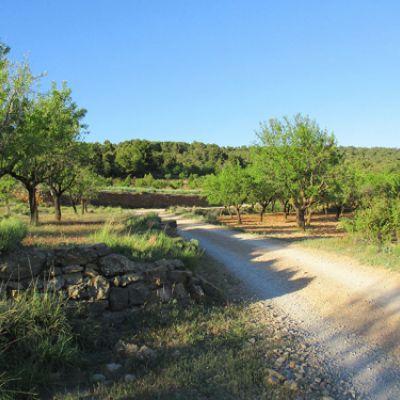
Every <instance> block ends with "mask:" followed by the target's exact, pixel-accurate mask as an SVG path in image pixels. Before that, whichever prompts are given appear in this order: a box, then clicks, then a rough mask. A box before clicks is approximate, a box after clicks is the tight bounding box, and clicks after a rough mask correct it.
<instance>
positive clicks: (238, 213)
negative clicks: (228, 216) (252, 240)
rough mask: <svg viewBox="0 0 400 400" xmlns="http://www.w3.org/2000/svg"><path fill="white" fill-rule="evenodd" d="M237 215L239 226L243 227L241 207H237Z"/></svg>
mask: <svg viewBox="0 0 400 400" xmlns="http://www.w3.org/2000/svg"><path fill="white" fill-rule="evenodd" d="M235 210H236V215H237V222H238V224H239V225H242V216H241V214H240V207H237V206H236V207H235Z"/></svg>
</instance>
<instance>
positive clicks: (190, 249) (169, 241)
mask: <svg viewBox="0 0 400 400" xmlns="http://www.w3.org/2000/svg"><path fill="white" fill-rule="evenodd" d="M134 232H136V233H134ZM93 240H94V241H96V242H101V243H105V244H106V245H107V246H109V247H111V248H112V249H113V250H114V251H116V252H119V253H122V254H125V255H126V256H127V257H130V258H132V259H133V260H138V261H155V260H159V259H162V258H167V259H174V258H177V259H180V260H182V261H185V262H186V263H188V264H192V263H193V262H194V261H195V260H196V259H197V258H198V257H199V256H200V254H201V252H200V248H199V244H198V242H197V240H190V241H186V240H184V239H183V238H180V237H170V236H168V235H166V234H165V233H164V232H162V231H159V230H154V229H149V228H148V229H147V230H142V227H140V229H139V230H137V231H134V230H133V229H132V230H131V231H129V230H128V232H127V233H124V232H118V231H117V230H116V229H115V228H114V226H113V225H112V224H108V225H105V226H104V228H103V229H102V230H100V231H99V232H96V233H95V234H94V235H93Z"/></svg>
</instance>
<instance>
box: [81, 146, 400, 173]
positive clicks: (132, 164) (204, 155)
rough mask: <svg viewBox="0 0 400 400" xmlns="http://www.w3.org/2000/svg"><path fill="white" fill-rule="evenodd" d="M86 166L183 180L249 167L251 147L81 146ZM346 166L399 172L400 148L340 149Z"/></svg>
mask: <svg viewBox="0 0 400 400" xmlns="http://www.w3.org/2000/svg"><path fill="white" fill-rule="evenodd" d="M82 145H83V146H85V147H86V148H87V149H86V151H85V154H86V155H87V162H88V164H89V165H90V166H92V167H93V168H94V170H95V172H96V173H98V174H99V175H101V176H104V177H111V178H125V177H127V176H132V177H143V176H144V175H145V174H149V173H151V174H152V175H153V176H154V177H155V178H179V177H181V178H186V177H188V176H190V175H199V176H203V175H207V174H211V173H216V172H218V171H219V170H220V169H221V167H222V166H223V165H224V164H225V162H226V161H233V162H235V163H236V162H237V161H238V162H239V163H240V164H241V165H242V166H246V165H247V164H248V163H249V160H250V157H251V153H252V151H253V149H254V147H252V146H241V147H222V146H218V145H216V144H205V143H201V142H193V143H185V142H151V141H148V140H139V139H135V140H129V141H124V142H120V143H118V144H113V143H111V142H110V141H105V142H104V143H83V144H82ZM340 149H341V150H342V151H343V153H344V154H345V160H346V162H348V163H350V164H352V165H355V166H356V167H359V168H360V169H362V170H364V171H369V172H394V171H399V170H400V148H384V147H372V148H367V147H340Z"/></svg>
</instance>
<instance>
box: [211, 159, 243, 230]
mask: <svg viewBox="0 0 400 400" xmlns="http://www.w3.org/2000/svg"><path fill="white" fill-rule="evenodd" d="M250 187H251V178H250V175H249V174H248V171H247V170H245V169H244V168H242V167H241V166H240V165H239V164H226V165H225V166H224V167H223V168H222V170H221V171H220V173H219V174H218V175H209V176H208V177H207V178H206V180H205V182H204V193H205V194H206V196H207V199H208V201H209V202H210V203H211V204H223V205H224V206H225V207H230V206H232V207H234V209H235V211H236V215H237V220H238V223H239V224H241V223H242V217H241V209H242V206H243V204H244V202H245V201H246V200H247V199H248V197H249V193H250Z"/></svg>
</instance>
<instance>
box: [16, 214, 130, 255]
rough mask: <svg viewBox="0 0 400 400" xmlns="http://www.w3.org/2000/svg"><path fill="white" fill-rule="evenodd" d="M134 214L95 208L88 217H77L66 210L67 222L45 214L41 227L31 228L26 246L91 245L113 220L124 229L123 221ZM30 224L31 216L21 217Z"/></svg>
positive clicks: (116, 225)
mask: <svg viewBox="0 0 400 400" xmlns="http://www.w3.org/2000/svg"><path fill="white" fill-rule="evenodd" d="M131 215H133V212H132V211H129V210H122V209H115V210H112V211H110V210H109V209H102V208H97V209H91V210H90V212H89V213H86V214H84V215H80V214H77V215H76V214H74V213H73V211H72V210H70V209H65V210H63V220H62V221H61V222H57V221H55V220H54V216H53V215H52V214H45V213H42V214H41V215H40V225H38V226H31V227H29V233H28V235H27V237H26V238H25V240H24V241H23V244H24V245H26V246H41V247H56V246H62V245H70V244H88V243H92V242H93V238H92V235H93V234H95V233H96V232H99V231H100V230H101V229H102V228H103V226H104V224H105V223H106V222H109V221H113V224H114V225H115V227H118V225H120V226H121V228H122V222H123V220H125V219H126V218H128V217H129V216H131ZM21 218H22V219H23V220H24V221H25V222H28V217H24V216H23V217H21Z"/></svg>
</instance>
